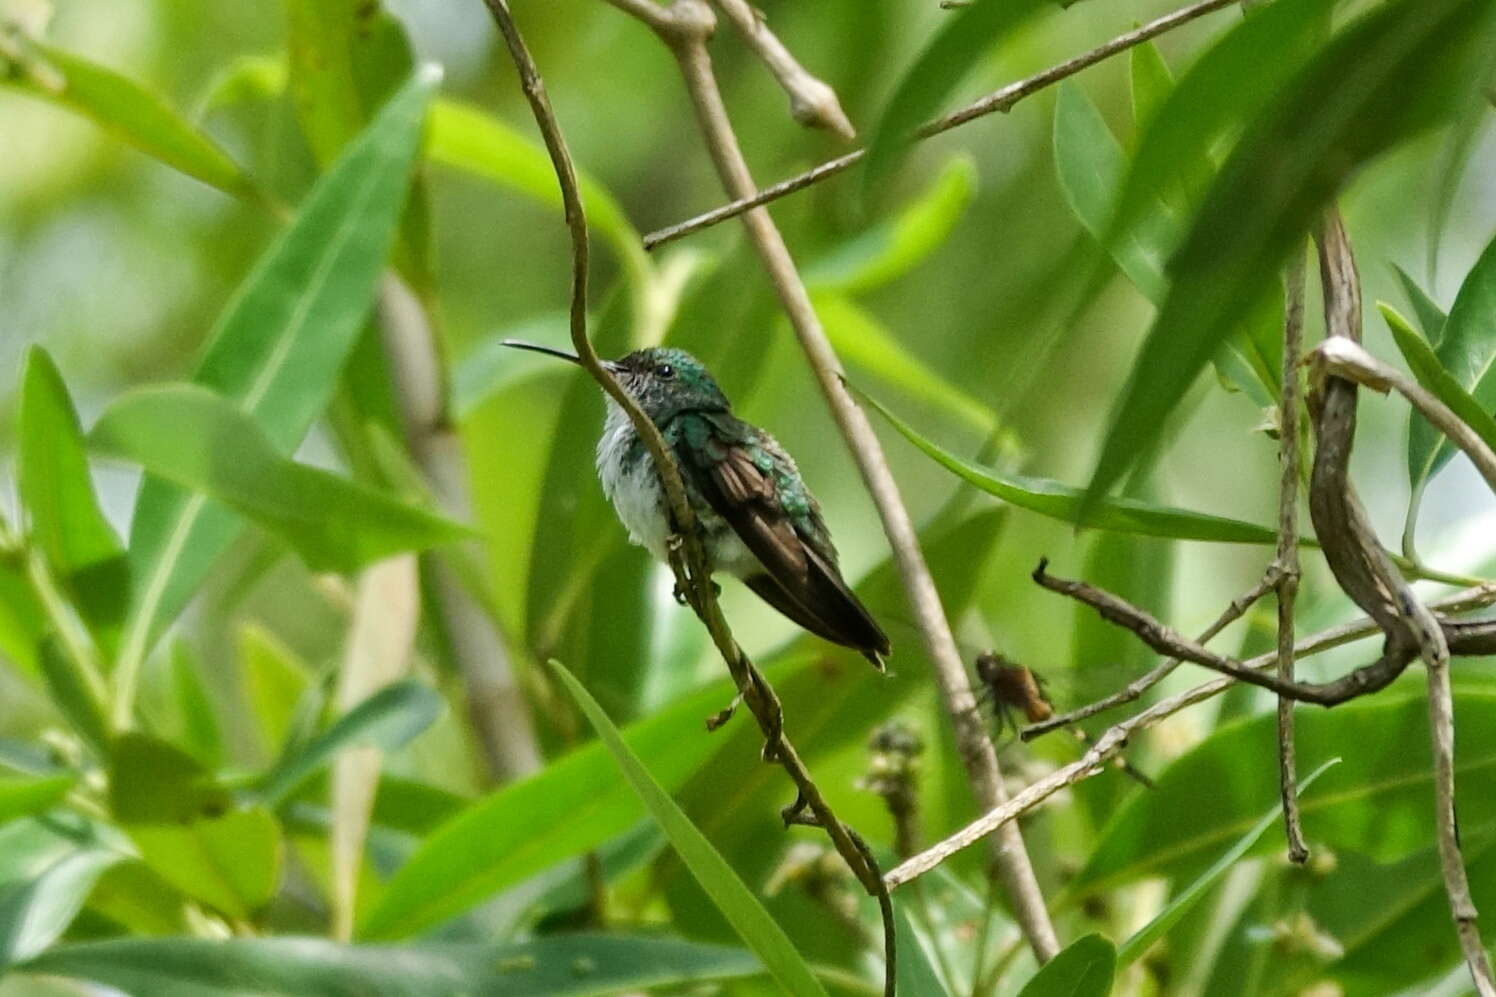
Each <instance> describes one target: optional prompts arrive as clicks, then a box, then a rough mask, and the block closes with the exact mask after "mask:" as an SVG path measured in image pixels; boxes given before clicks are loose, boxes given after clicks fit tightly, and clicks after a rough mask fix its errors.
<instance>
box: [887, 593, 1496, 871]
mask: <svg viewBox="0 0 1496 997" xmlns="http://www.w3.org/2000/svg"><path fill="white" fill-rule="evenodd" d="M1493 604H1496V584H1486V585H1480V586H1475V587H1472V588H1469V589H1466V590H1464V591H1462V592H1458V593H1455V594H1454V595H1451V596H1448V597H1446V598H1444V599H1439V600H1436V601H1435V602H1432V603H1430V604H1429V608H1430V609H1434V610H1437V611H1439V612H1440V613H1443V614H1449V613H1465V612H1472V611H1474V610H1477V609H1484V608H1485V607H1487V606H1491V605H1493ZM1445 626H1446V627H1450V626H1453V624H1449V623H1446V624H1445ZM1380 629H1381V628H1380V627H1379V626H1378V625H1377V623H1376V621H1375V620H1371V619H1365V618H1363V619H1360V620H1355V621H1353V622H1350V623H1343V624H1341V625H1340V626H1337V627H1331V628H1330V629H1328V630H1324V631H1322V632H1320V633H1317V634H1315V635H1313V636H1311V637H1306V638H1304V639H1303V640H1301V641H1299V642H1298V643H1297V644H1296V645H1295V646H1294V655H1295V657H1297V658H1305V657H1308V656H1310V655H1313V654H1318V653H1319V652H1321V651H1326V650H1329V649H1330V648H1334V647H1340V646H1341V645H1344V644H1348V643H1350V642H1352V641H1356V640H1361V639H1364V638H1366V637H1370V636H1372V635H1373V634H1375V633H1378V632H1379V631H1380ZM1277 663H1278V652H1277V651H1276V650H1273V651H1269V652H1268V653H1266V654H1260V655H1258V656H1257V657H1255V658H1249V659H1248V660H1247V661H1245V662H1243V663H1242V664H1243V665H1244V667H1246V668H1249V669H1251V670H1253V671H1260V670H1262V669H1267V668H1275V667H1276V666H1277ZM1235 684H1236V680H1235V679H1233V678H1231V677H1229V676H1220V677H1217V678H1214V679H1211V680H1210V681H1209V682H1203V683H1201V684H1200V685H1197V686H1194V687H1193V688H1190V689H1186V690H1185V691H1184V692H1181V693H1178V694H1176V695H1173V696H1170V697H1168V698H1167V699H1161V700H1159V701H1158V702H1157V703H1155V704H1154V705H1152V706H1150V707H1148V709H1146V710H1144V711H1142V712H1141V713H1138V714H1135V715H1134V716H1131V717H1129V718H1128V719H1126V720H1123V721H1121V722H1120V723H1118V724H1116V725H1114V726H1112V727H1110V728H1108V729H1107V730H1106V731H1104V732H1103V733H1102V734H1101V735H1100V736H1099V737H1097V738H1096V740H1095V742H1094V743H1093V744H1092V745H1091V748H1090V750H1088V751H1087V752H1086V753H1085V754H1084V755H1083V756H1081V758H1079V759H1078V760H1076V761H1074V762H1072V763H1070V764H1069V765H1066V766H1064V767H1062V768H1058V769H1056V770H1055V771H1053V772H1051V773H1050V774H1048V775H1046V776H1045V777H1044V778H1042V779H1039V780H1037V781H1036V782H1034V783H1032V784H1031V785H1029V786H1028V787H1026V788H1025V789H1024V790H1023V791H1022V792H1020V793H1017V794H1015V795H1014V796H1013V797H1012V798H1011V799H1009V800H1008V801H1007V802H1006V803H1004V804H1003V805H1002V806H1001V807H998V808H995V809H993V810H990V811H988V812H987V813H985V814H983V815H982V816H980V817H978V818H977V819H976V820H974V821H972V822H971V823H970V824H968V825H967V826H966V827H963V828H962V829H961V830H959V831H957V832H955V833H954V834H952V835H951V836H950V837H948V838H946V839H944V840H943V841H940V842H938V843H936V844H934V845H932V846H930V847H929V848H927V849H925V850H924V851H923V852H920V853H919V854H918V855H916V856H914V857H913V858H911V859H908V860H907V861H905V862H902V863H900V864H899V865H897V866H895V867H894V868H892V869H890V870H889V871H888V873H887V874H886V875H885V876H884V877H883V881H884V882H885V883H887V884H888V888H889V889H894V888H896V887H899V886H902V885H903V884H905V883H908V882H910V881H911V880H914V879H916V878H918V877H919V876H921V875H923V874H924V873H926V872H929V871H930V870H931V869H933V868H935V867H936V866H937V865H939V864H940V863H942V862H944V861H945V860H946V859H948V858H949V857H950V856H951V855H953V854H955V853H956V852H958V851H960V850H961V849H963V848H966V847H968V846H970V845H972V844H975V843H976V842H978V841H980V840H981V839H982V838H984V837H986V836H987V835H989V834H992V833H993V832H994V831H996V830H997V829H998V828H1000V827H1002V826H1003V825H1005V824H1008V823H1010V822H1012V821H1015V820H1017V819H1018V818H1019V817H1022V816H1023V815H1024V814H1026V813H1028V812H1029V811H1030V810H1032V809H1034V808H1035V807H1037V806H1038V805H1039V804H1041V803H1043V802H1044V801H1045V800H1047V799H1049V798H1050V797H1051V796H1053V795H1054V794H1055V793H1058V792H1059V791H1060V790H1062V789H1064V788H1066V787H1067V786H1072V785H1074V784H1075V783H1078V782H1081V781H1083V780H1085V779H1089V778H1091V777H1092V776H1096V775H1100V774H1101V773H1102V772H1104V771H1105V770H1106V765H1107V762H1109V761H1110V760H1111V759H1112V758H1114V757H1116V756H1117V755H1118V754H1119V753H1120V752H1121V751H1122V750H1123V749H1124V748H1126V747H1127V742H1128V739H1129V738H1131V737H1132V736H1133V735H1135V734H1137V733H1139V732H1140V731H1143V730H1146V729H1148V728H1149V727H1152V726H1154V725H1156V724H1158V723H1161V722H1162V721H1164V720H1166V719H1168V718H1169V717H1171V716H1173V715H1174V714H1176V713H1178V712H1180V711H1181V710H1185V709H1188V708H1189V707H1191V706H1194V705H1196V704H1198V703H1203V702H1205V701H1206V700H1208V699H1211V698H1212V697H1214V696H1217V695H1219V694H1221V693H1223V692H1225V691H1226V690H1227V689H1229V688H1231V687H1232V686H1233V685H1235Z"/></svg>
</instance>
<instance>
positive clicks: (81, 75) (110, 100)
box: [0, 34, 254, 197]
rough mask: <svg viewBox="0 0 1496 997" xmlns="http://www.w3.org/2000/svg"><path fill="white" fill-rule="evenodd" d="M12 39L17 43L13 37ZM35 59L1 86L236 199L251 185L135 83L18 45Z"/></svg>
mask: <svg viewBox="0 0 1496 997" xmlns="http://www.w3.org/2000/svg"><path fill="white" fill-rule="evenodd" d="M10 37H11V38H14V39H19V38H20V36H19V35H17V34H12V35H10ZM19 44H21V45H22V46H23V54H25V55H29V56H31V57H33V58H34V59H35V62H36V68H35V71H33V72H27V71H26V68H25V67H24V66H22V67H20V68H19V70H18V71H13V72H0V86H11V87H15V88H17V89H19V90H21V91H22V92H24V93H28V94H30V95H32V96H34V97H39V98H41V99H43V100H47V101H50V102H52V103H54V104H57V105H59V106H61V107H65V108H67V109H68V110H71V111H74V112H76V113H78V114H82V115H84V116H85V117H88V118H92V119H93V120H94V121H95V122H97V123H98V124H99V125H100V126H101V127H103V129H104V130H105V131H107V132H109V133H110V134H112V135H114V136H116V137H117V138H120V139H123V140H124V141H126V142H128V143H129V144H131V145H133V146H135V147H136V148H137V149H139V150H141V151H142V152H144V153H146V154H147V155H149V156H152V157H154V158H156V159H158V160H160V161H161V162H163V163H165V164H166V165H167V166H170V167H172V168H173V169H177V170H180V171H182V172H183V173H185V174H187V175H188V176H190V177H196V178H197V179H198V180H201V181H202V182H203V183H206V184H209V185H211V186H214V187H217V188H218V189H219V190H222V191H224V192H225V193H228V194H233V195H235V196H238V197H245V196H252V195H253V194H254V185H253V184H252V183H251V182H250V180H249V178H248V177H247V176H245V174H244V172H243V171H242V170H241V169H240V168H239V166H238V165H237V164H236V163H235V162H234V161H233V160H232V159H231V158H229V155H228V153H226V152H224V151H223V149H221V148H219V146H218V144H217V143H216V142H214V141H213V140H212V139H211V138H209V137H208V136H207V135H206V134H205V133H203V132H201V131H199V130H198V129H197V128H196V127H195V126H193V125H192V124H190V123H189V122H188V121H186V120H185V119H184V118H182V117H181V116H180V115H179V114H177V112H176V111H174V110H173V109H172V108H171V107H169V106H168V105H167V104H166V102H165V101H163V100H162V99H161V98H159V97H157V96H156V95H155V94H153V93H150V92H149V91H147V90H146V89H144V88H143V87H141V86H140V85H139V84H138V83H135V82H134V81H132V80H130V79H128V78H126V77H124V76H121V75H120V74H119V73H116V72H115V71H114V70H112V69H106V68H105V67H103V66H100V65H98V64H97V63H93V62H90V61H88V60H87V59H84V58H82V57H80V56H76V55H73V54H71V53H69V52H64V51H62V50H61V49H55V48H51V47H49V46H46V45H43V44H40V43H38V42H32V41H20V42H19ZM0 62H3V57H0Z"/></svg>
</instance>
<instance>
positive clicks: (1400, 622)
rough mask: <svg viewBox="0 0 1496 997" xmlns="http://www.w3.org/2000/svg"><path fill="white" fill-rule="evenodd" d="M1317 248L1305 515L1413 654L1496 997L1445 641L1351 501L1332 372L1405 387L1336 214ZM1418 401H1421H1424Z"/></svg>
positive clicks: (1351, 413) (1461, 896) (1476, 955)
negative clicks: (1310, 471) (1364, 334)
mask: <svg viewBox="0 0 1496 997" xmlns="http://www.w3.org/2000/svg"><path fill="white" fill-rule="evenodd" d="M1318 241H1319V259H1320V275H1321V279H1320V283H1321V285H1322V287H1323V290H1324V301H1325V329H1326V341H1325V343H1324V345H1323V346H1322V347H1321V348H1320V352H1321V356H1322V357H1323V358H1324V359H1322V360H1321V361H1320V362H1318V363H1317V364H1316V371H1315V374H1316V378H1315V382H1316V390H1317V391H1318V393H1319V395H1320V397H1321V402H1320V406H1319V412H1318V413H1316V419H1315V428H1316V431H1317V434H1318V438H1319V447H1318V448H1317V450H1316V453H1315V474H1314V476H1313V478H1312V480H1311V491H1310V499H1311V501H1310V510H1311V512H1313V513H1315V528H1316V530H1317V531H1318V533H1319V537H1320V541H1321V544H1322V545H1323V547H1324V551H1325V557H1326V560H1327V561H1329V563H1330V566H1331V568H1332V570H1334V572H1335V576H1336V578H1337V580H1339V581H1340V584H1341V587H1342V588H1343V589H1344V590H1345V591H1346V593H1347V594H1348V595H1350V596H1351V598H1353V599H1355V600H1356V601H1357V602H1358V603H1360V604H1361V605H1362V608H1363V609H1365V610H1366V611H1367V613H1368V614H1369V615H1371V616H1372V617H1374V618H1376V619H1377V622H1378V623H1380V624H1381V626H1382V629H1383V630H1384V631H1386V634H1387V646H1388V648H1389V649H1391V648H1394V647H1397V646H1399V645H1401V646H1403V647H1409V646H1411V647H1413V648H1415V649H1416V651H1417V653H1418V655H1419V656H1420V657H1422V658H1423V660H1424V663H1425V665H1426V666H1427V668H1428V683H1429V728H1430V737H1431V739H1432V742H1433V756H1434V794H1435V822H1436V825H1437V828H1438V838H1439V865H1440V868H1441V870H1442V872H1443V876H1444V889H1445V893H1446V894H1447V896H1448V899H1449V907H1450V912H1451V914H1452V915H1453V917H1454V921H1455V927H1456V933H1457V935H1458V936H1459V939H1460V946H1461V948H1462V950H1463V951H1464V954H1465V962H1466V965H1467V966H1468V967H1469V970H1470V975H1471V978H1472V979H1473V980H1474V982H1475V985H1476V988H1477V989H1478V990H1479V992H1480V993H1481V994H1483V995H1487V997H1490V995H1493V994H1496V979H1493V977H1492V972H1491V963H1490V960H1489V958H1488V957H1487V955H1486V952H1485V949H1484V947H1483V946H1482V945H1481V942H1480V931H1479V928H1478V926H1477V924H1476V910H1475V905H1474V903H1473V901H1472V900H1471V897H1470V886H1469V882H1468V881H1467V879H1466V875H1465V866H1464V860H1463V858H1462V856H1461V855H1460V845H1459V831H1458V827H1457V825H1456V822H1455V798H1454V704H1453V697H1452V695H1451V693H1450V688H1449V653H1450V640H1449V635H1447V634H1446V632H1445V627H1444V625H1443V624H1442V622H1441V621H1440V620H1439V619H1438V618H1437V617H1436V616H1435V615H1434V613H1433V612H1432V611H1431V610H1430V609H1429V608H1428V607H1426V606H1424V605H1423V604H1422V603H1420V602H1419V601H1418V599H1417V597H1416V596H1415V595H1414V594H1413V591H1412V589H1411V588H1409V586H1408V584H1407V583H1406V582H1405V581H1404V580H1403V579H1402V577H1401V576H1400V575H1398V574H1397V573H1396V571H1395V570H1394V569H1393V567H1392V565H1391V564H1390V563H1389V561H1388V559H1387V557H1386V556H1385V554H1383V552H1382V550H1381V548H1380V546H1379V545H1378V543H1377V539H1376V535H1375V533H1374V532H1373V531H1372V529H1371V526H1370V524H1369V522H1368V521H1367V517H1366V513H1365V511H1364V510H1363V509H1362V508H1361V506H1360V503H1359V502H1358V501H1357V500H1356V496H1355V492H1354V490H1353V489H1352V487H1351V484H1350V481H1349V477H1348V464H1349V461H1350V450H1351V442H1352V439H1353V437H1354V434H1355V409H1356V396H1357V384H1356V382H1355V381H1354V380H1352V379H1348V378H1347V377H1345V376H1342V375H1341V374H1339V373H1336V371H1335V370H1334V368H1333V366H1332V364H1333V362H1334V361H1346V362H1349V363H1350V364H1351V368H1352V369H1354V370H1356V371H1358V372H1365V371H1366V370H1367V369H1368V364H1367V361H1370V363H1371V366H1370V370H1371V371H1372V372H1373V373H1380V374H1381V375H1382V376H1383V379H1384V380H1386V375H1387V374H1388V373H1391V374H1393V375H1396V376H1395V377H1393V378H1392V379H1390V380H1389V381H1388V383H1389V384H1391V383H1392V382H1393V381H1397V380H1401V381H1402V382H1403V384H1404V386H1407V385H1408V384H1409V383H1410V382H1407V380H1406V378H1402V377H1401V375H1397V374H1396V372H1395V371H1391V370H1390V368H1389V369H1388V370H1386V371H1376V369H1375V366H1374V365H1375V361H1374V360H1373V359H1372V358H1371V357H1370V356H1369V355H1367V354H1365V351H1364V350H1361V348H1360V341H1361V290H1360V284H1359V281H1358V280H1357V276H1356V265H1355V259H1354V256H1353V254H1352V251H1351V247H1350V241H1349V239H1347V238H1346V234H1345V228H1344V226H1343V224H1342V223H1341V220H1340V216H1339V213H1338V212H1336V211H1333V210H1332V211H1331V212H1329V214H1328V215H1327V216H1326V218H1325V220H1324V223H1323V224H1322V225H1321V228H1320V233H1319V240H1318ZM1342 366H1343V365H1342ZM1415 387H1416V386H1415ZM1404 393H1405V394H1408V392H1406V391H1405V392H1404ZM1425 394H1426V393H1425ZM1409 397H1410V399H1411V398H1413V395H1412V394H1409ZM1422 400H1424V401H1428V400H1430V397H1424V398H1423V399H1422ZM1415 404H1417V401H1415ZM1442 408H1443V406H1442V405H1440V406H1437V408H1435V407H1432V406H1431V407H1430V413H1431V418H1435V417H1439V418H1441V422H1438V423H1436V425H1440V426H1441V428H1445V430H1446V432H1448V433H1450V435H1451V438H1461V439H1466V440H1470V439H1473V436H1474V434H1471V433H1469V432H1468V429H1469V427H1466V426H1463V424H1462V423H1460V422H1459V421H1458V420H1456V419H1452V418H1449V419H1443V418H1442V417H1443V416H1445V415H1446V414H1447V410H1446V411H1439V410H1440V409H1442ZM1478 450H1480V451H1484V450H1485V448H1484V446H1483V445H1482V446H1481V447H1479V448H1478ZM1486 453H1487V454H1488V453H1489V452H1488V451H1486ZM1488 480H1492V479H1488ZM1493 490H1496V484H1493Z"/></svg>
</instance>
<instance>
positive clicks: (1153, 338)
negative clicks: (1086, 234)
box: [1086, 0, 1496, 505]
mask: <svg viewBox="0 0 1496 997" xmlns="http://www.w3.org/2000/svg"><path fill="white" fill-rule="evenodd" d="M1493 6H1496V5H1493V4H1492V2H1491V0H1438V2H1436V3H1430V2H1426V0H1418V2H1413V0H1405V2H1403V3H1396V4H1388V5H1384V6H1381V7H1377V8H1375V9H1374V10H1373V11H1372V12H1370V13H1369V14H1367V15H1365V16H1363V17H1362V18H1360V19H1359V20H1357V21H1356V22H1354V23H1353V24H1351V25H1350V26H1349V27H1347V28H1346V30H1345V31H1343V32H1341V33H1340V34H1339V35H1338V36H1337V37H1336V38H1335V39H1333V40H1332V41H1331V42H1330V43H1329V44H1328V45H1327V46H1325V47H1324V48H1323V49H1322V50H1321V52H1320V53H1319V54H1318V55H1317V56H1315V58H1314V59H1313V61H1312V62H1311V63H1310V65H1309V66H1308V68H1307V69H1305V70H1304V71H1303V72H1301V73H1299V74H1298V75H1297V76H1296V77H1295V78H1294V79H1293V80H1291V81H1290V82H1289V83H1288V84H1287V85H1285V86H1284V87H1283V89H1282V90H1280V91H1279V92H1278V93H1277V94H1276V95H1275V96H1274V97H1273V99H1272V102H1271V104H1270V105H1269V106H1268V107H1267V108H1266V110H1265V111H1263V112H1262V113H1261V114H1259V115H1258V116H1257V117H1256V119H1255V120H1254V121H1253V122H1252V123H1251V124H1250V125H1249V126H1248V128H1247V132H1246V134H1245V135H1244V136H1243V138H1242V140H1241V141H1240V142H1239V143H1238V145H1237V146H1236V148H1235V149H1234V150H1233V151H1232V153H1231V156H1230V158H1229V159H1228V160H1227V162H1226V164H1225V165H1224V166H1223V167H1222V168H1221V171H1220V173H1219V174H1218V175H1217V177H1216V180H1215V182H1214V183H1213V184H1212V186H1211V188H1210V190H1209V192H1208V193H1207V195H1206V198H1205V201H1204V203H1203V204H1202V205H1201V208H1200V210H1199V212H1197V214H1196V215H1195V218H1194V220H1193V222H1192V225H1191V228H1190V232H1189V235H1188V236H1187V237H1186V238H1185V241H1184V243H1183V245H1182V246H1181V247H1180V249H1179V250H1178V251H1177V252H1176V253H1175V254H1174V255H1173V257H1172V258H1171V260H1170V263H1169V270H1170V275H1171V277H1172V278H1173V281H1172V284H1171V286H1170V289H1169V294H1168V297H1167V299H1166V300H1165V301H1164V303H1163V305H1162V306H1161V307H1160V309H1159V314H1158V317H1157V319H1156V320H1155V322H1154V324H1153V328H1152V330H1151V331H1150V332H1149V334H1148V338H1147V341H1146V342H1145V343H1144V345H1143V349H1142V351H1141V352H1140V354H1139V356H1138V359H1137V362H1136V363H1135V364H1134V367H1133V372H1132V375H1131V377H1130V378H1129V380H1128V384H1127V386H1126V387H1125V388H1124V390H1123V394H1122V397H1121V399H1120V400H1119V401H1118V403H1117V406H1116V408H1115V410H1114V413H1113V416H1112V419H1111V428H1110V429H1109V430H1108V432H1107V436H1106V441H1105V443H1104V444H1103V446H1102V450H1101V456H1100V457H1099V459H1098V460H1097V463H1096V470H1095V473H1094V474H1093V476H1092V480H1091V483H1090V485H1089V486H1088V488H1087V490H1086V503H1087V504H1088V505H1091V504H1094V503H1095V502H1096V501H1097V500H1098V499H1099V498H1100V496H1101V495H1103V494H1105V493H1106V491H1107V490H1108V489H1109V488H1110V487H1111V486H1112V485H1113V484H1114V483H1115V482H1116V481H1117V480H1118V478H1119V477H1120V476H1121V475H1122V473H1123V472H1124V471H1125V470H1126V469H1127V467H1128V466H1129V464H1130V463H1131V461H1132V455H1134V454H1135V453H1137V452H1138V450H1139V449H1140V448H1143V447H1145V446H1146V445H1147V444H1148V443H1149V442H1150V441H1151V440H1152V439H1153V438H1154V437H1155V436H1156V435H1157V434H1158V431H1159V429H1160V428H1161V426H1162V425H1163V422H1164V419H1165V418H1166V416H1167V415H1168V413H1169V412H1170V410H1171V409H1172V408H1173V407H1174V405H1175V404H1176V403H1177V401H1178V399H1180V398H1182V397H1183V396H1184V394H1185V393H1186V391H1187V389H1188V387H1189V385H1190V383H1191V382H1192V381H1193V380H1194V379H1195V376H1196V375H1197V374H1198V373H1199V371H1200V368H1201V367H1202V366H1203V365H1204V364H1205V362H1206V361H1208V360H1209V359H1210V358H1211V356H1212V355H1214V354H1215V353H1216V352H1217V351H1218V350H1219V349H1220V347H1221V345H1222V343H1224V342H1225V339H1226V336H1227V335H1228V334H1229V333H1230V331H1231V330H1232V328H1233V327H1234V326H1235V323H1236V321H1237V318H1238V316H1240V315H1241V314H1242V313H1243V312H1244V311H1245V310H1246V309H1247V308H1249V307H1250V306H1251V305H1252V303H1253V302H1255V301H1257V300H1259V299H1260V298H1262V297H1264V296H1265V295H1266V294H1268V293H1269V292H1270V291H1271V288H1272V286H1273V284H1274V283H1275V282H1276V281H1277V279H1278V271H1279V268H1280V267H1281V266H1282V263H1283V260H1284V259H1285V258H1286V257H1287V256H1288V254H1289V253H1290V252H1291V251H1292V250H1293V248H1294V247H1295V246H1297V245H1298V244H1299V242H1300V240H1301V239H1302V238H1303V237H1304V234H1305V232H1306V231H1307V230H1308V229H1309V228H1310V227H1311V226H1312V225H1313V224H1314V221H1315V219H1317V218H1318V217H1319V215H1320V212H1321V210H1322V209H1323V207H1324V206H1325V205H1326V204H1328V203H1329V202H1330V201H1331V200H1332V199H1333V198H1334V196H1335V195H1336V194H1337V193H1338V191H1339V190H1340V188H1341V187H1342V186H1343V185H1344V184H1345V183H1346V181H1347V180H1348V179H1349V177H1350V176H1351V174H1352V172H1353V171H1354V170H1355V169H1356V168H1357V167H1359V166H1361V165H1363V164H1364V163H1366V162H1368V161H1370V160H1371V159H1373V158H1375V157H1376V156H1378V155H1380V154H1381V153H1383V152H1386V151H1387V150H1388V149H1391V148H1393V147H1394V146H1396V145H1398V144H1400V143H1401V142H1403V141H1405V140H1407V139H1408V138H1411V137H1412V136H1414V135H1417V134H1420V133H1422V132H1423V131H1426V130H1427V129H1429V128H1431V127H1433V126H1434V125H1436V124H1438V123H1439V121H1440V120H1441V119H1442V118H1443V117H1444V116H1445V115H1446V114H1447V112H1448V110H1449V109H1450V107H1451V106H1452V104H1453V103H1454V97H1453V95H1454V94H1455V93H1458V92H1462V91H1463V89H1464V87H1465V86H1466V85H1467V83H1468V80H1470V79H1471V78H1474V77H1478V76H1480V75H1481V73H1482V72H1483V71H1484V67H1483V66H1482V65H1480V64H1479V63H1480V60H1481V57H1483V55H1484V53H1483V51H1482V49H1481V46H1480V45H1478V44H1477V43H1476V40H1479V39H1481V38H1484V37H1485V36H1486V29H1487V28H1488V26H1489V25H1488V21H1489V18H1490V14H1491V11H1492V8H1493ZM1271 10H1272V8H1269V9H1268V10H1267V11H1264V12H1263V13H1262V14H1261V15H1259V16H1260V17H1266V16H1268V14H1269V13H1271ZM1247 23H1249V24H1250V23H1252V21H1248V22H1247ZM1259 51H1267V50H1266V49H1263V50H1259ZM1268 61H1276V60H1268ZM1261 62H1262V60H1260V59H1259V60H1258V64H1259V65H1260V64H1261ZM1182 90H1183V82H1181V84H1180V87H1179V88H1176V90H1175V93H1176V94H1178V93H1179V92H1181V91H1182ZM1162 117H1163V115H1162V114H1161V115H1160V120H1162ZM1140 155H1141V152H1140Z"/></svg>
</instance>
